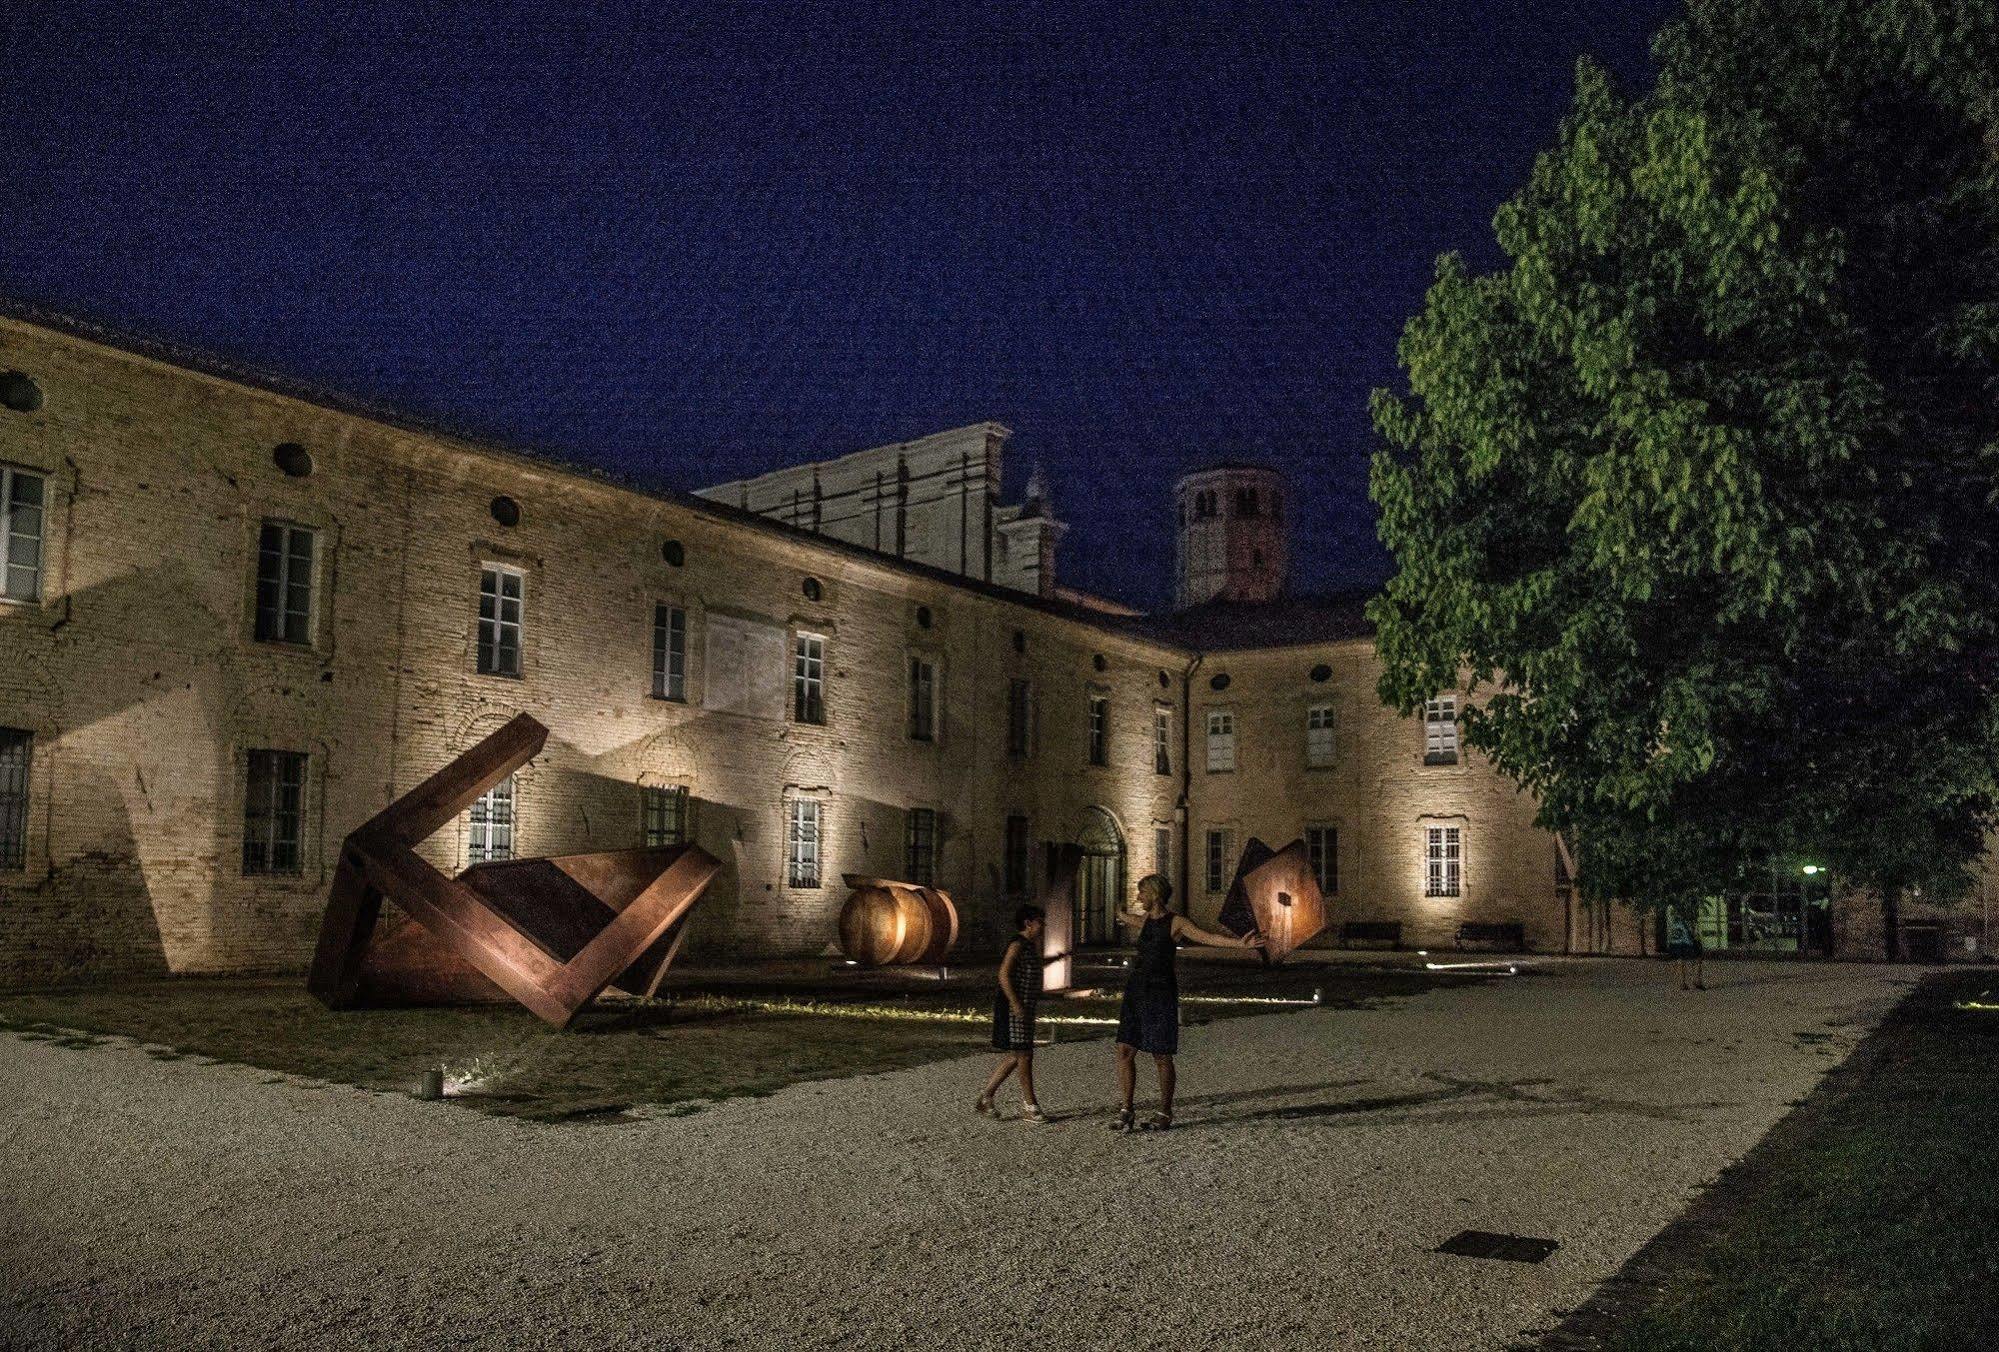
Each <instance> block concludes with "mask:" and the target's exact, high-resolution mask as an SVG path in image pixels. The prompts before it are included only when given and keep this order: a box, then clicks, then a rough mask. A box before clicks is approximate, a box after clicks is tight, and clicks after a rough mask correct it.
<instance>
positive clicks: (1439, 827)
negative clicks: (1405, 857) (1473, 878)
mask: <svg viewBox="0 0 1999 1352" xmlns="http://www.w3.org/2000/svg"><path fill="white" fill-rule="evenodd" d="M1464 840H1465V834H1464V828H1463V827H1462V826H1456V825H1453V824H1452V823H1450V822H1433V823H1429V824H1426V825H1425V826H1424V827H1423V895H1424V896H1425V897H1435V898H1451V897H1461V896H1463V895H1464V883H1465V875H1464V868H1465V852H1464Z"/></svg>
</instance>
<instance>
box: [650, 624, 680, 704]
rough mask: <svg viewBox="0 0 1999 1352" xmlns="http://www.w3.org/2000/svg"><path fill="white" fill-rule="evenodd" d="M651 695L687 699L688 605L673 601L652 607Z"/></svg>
mask: <svg viewBox="0 0 1999 1352" xmlns="http://www.w3.org/2000/svg"><path fill="white" fill-rule="evenodd" d="M652 697H653V698H654V699H664V700H672V701H673V702H674V703H676V704H685V703H686V702H687V608H686V607H685V606H677V605H674V604H673V603H672V602H670V601H656V602H654V603H653V608H652Z"/></svg>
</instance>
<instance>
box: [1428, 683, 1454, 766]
mask: <svg viewBox="0 0 1999 1352" xmlns="http://www.w3.org/2000/svg"><path fill="white" fill-rule="evenodd" d="M1457 761H1458V697H1457V696H1456V695H1439V696H1438V697H1437V698H1435V699H1433V700H1431V701H1430V702H1429V703H1427V704H1425V705H1424V706H1423V763H1424V764H1425V765H1455V764H1457Z"/></svg>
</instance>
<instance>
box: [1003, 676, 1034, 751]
mask: <svg viewBox="0 0 1999 1352" xmlns="http://www.w3.org/2000/svg"><path fill="white" fill-rule="evenodd" d="M1033 732H1034V683H1033V682H1032V681H1026V680H1020V679H1016V680H1014V681H1012V682H1010V683H1009V684H1008V685H1007V688H1006V754H1007V755H1009V756H1025V755H1027V754H1028V752H1029V751H1030V750H1031V749H1032V746H1033Z"/></svg>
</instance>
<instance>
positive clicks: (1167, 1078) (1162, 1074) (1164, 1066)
mask: <svg viewBox="0 0 1999 1352" xmlns="http://www.w3.org/2000/svg"><path fill="white" fill-rule="evenodd" d="M1152 1065H1153V1068H1154V1069H1156V1070H1157V1071H1158V1072H1159V1111H1160V1112H1162V1113H1165V1114H1166V1115H1167V1116H1168V1117H1171V1116H1173V1082H1174V1078H1175V1076H1174V1071H1173V1058H1172V1057H1170V1056H1155V1057H1153V1058H1152Z"/></svg>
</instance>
